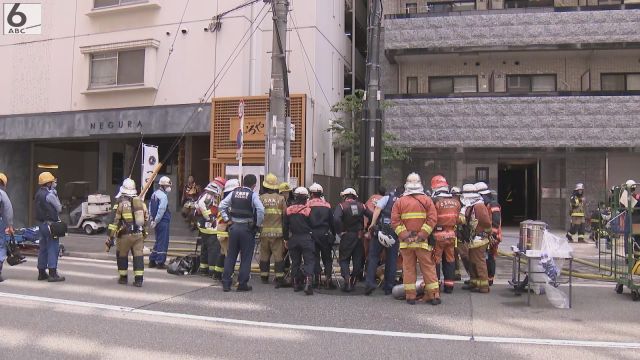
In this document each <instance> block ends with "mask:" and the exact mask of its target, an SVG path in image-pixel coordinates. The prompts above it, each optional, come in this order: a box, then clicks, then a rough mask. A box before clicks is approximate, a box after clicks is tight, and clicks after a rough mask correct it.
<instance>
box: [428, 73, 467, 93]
mask: <svg viewBox="0 0 640 360" xmlns="http://www.w3.org/2000/svg"><path fill="white" fill-rule="evenodd" d="M429 92H431V93H445V94H450V93H473V92H478V77H477V76H442V77H441V76H438V77H430V78H429Z"/></svg>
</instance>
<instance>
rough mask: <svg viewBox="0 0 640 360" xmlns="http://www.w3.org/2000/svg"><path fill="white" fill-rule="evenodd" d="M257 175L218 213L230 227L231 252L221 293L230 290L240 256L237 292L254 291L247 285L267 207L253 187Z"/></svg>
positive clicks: (232, 196) (244, 183)
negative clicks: (257, 234) (265, 207)
mask: <svg viewBox="0 0 640 360" xmlns="http://www.w3.org/2000/svg"><path fill="white" fill-rule="evenodd" d="M256 183H257V179H256V177H255V175H252V174H249V175H246V176H245V177H244V179H243V186H241V187H239V188H237V189H235V190H233V192H231V194H229V195H228V196H227V197H225V198H224V200H222V202H221V203H220V207H219V208H218V210H219V211H220V213H221V214H222V219H223V220H224V221H225V222H228V223H229V222H230V225H229V250H228V252H227V257H226V258H225V262H224V272H223V274H222V290H223V291H225V292H228V291H231V277H232V275H233V271H234V269H235V265H236V260H237V258H238V254H240V272H239V274H238V291H251V289H252V288H251V286H249V285H248V282H249V273H250V271H251V259H252V257H253V251H254V249H255V246H256V239H255V236H256V233H259V232H260V227H262V221H263V220H264V205H262V202H261V201H260V197H259V196H258V194H257V193H256V192H254V191H253V190H254V188H255V186H256Z"/></svg>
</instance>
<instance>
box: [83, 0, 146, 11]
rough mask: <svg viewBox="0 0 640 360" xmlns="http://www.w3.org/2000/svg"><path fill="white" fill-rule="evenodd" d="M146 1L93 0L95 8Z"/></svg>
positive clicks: (144, 0)
mask: <svg viewBox="0 0 640 360" xmlns="http://www.w3.org/2000/svg"><path fill="white" fill-rule="evenodd" d="M141 2H146V0H93V8H94V9H99V8H105V7H111V6H121V5H129V4H135V3H141Z"/></svg>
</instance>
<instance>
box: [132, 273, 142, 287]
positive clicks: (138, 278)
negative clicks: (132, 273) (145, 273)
mask: <svg viewBox="0 0 640 360" xmlns="http://www.w3.org/2000/svg"><path fill="white" fill-rule="evenodd" d="M133 286H135V287H142V275H136V277H135V278H134V280H133Z"/></svg>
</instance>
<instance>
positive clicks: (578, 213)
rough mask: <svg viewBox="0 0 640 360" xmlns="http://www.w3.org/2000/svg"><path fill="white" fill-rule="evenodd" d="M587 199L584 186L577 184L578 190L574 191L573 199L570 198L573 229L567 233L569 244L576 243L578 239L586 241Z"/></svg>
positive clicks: (581, 241)
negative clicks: (585, 217) (585, 216)
mask: <svg viewBox="0 0 640 360" xmlns="http://www.w3.org/2000/svg"><path fill="white" fill-rule="evenodd" d="M584 204H585V199H584V185H583V184H582V183H578V184H576V188H575V189H574V190H573V193H572V194H571V197H570V198H569V205H570V206H571V211H570V213H569V215H570V216H571V227H570V228H569V231H568V232H567V239H568V240H569V242H574V241H575V240H576V237H577V238H578V242H580V243H583V242H585V240H584V222H585V219H584V215H585V205H584Z"/></svg>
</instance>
